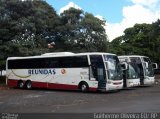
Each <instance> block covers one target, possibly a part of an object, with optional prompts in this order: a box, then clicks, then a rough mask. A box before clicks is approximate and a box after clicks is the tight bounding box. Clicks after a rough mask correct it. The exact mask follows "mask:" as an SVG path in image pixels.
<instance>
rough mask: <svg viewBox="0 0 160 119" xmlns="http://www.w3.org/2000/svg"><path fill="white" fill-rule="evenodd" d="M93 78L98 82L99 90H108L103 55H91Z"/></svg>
mask: <svg viewBox="0 0 160 119" xmlns="http://www.w3.org/2000/svg"><path fill="white" fill-rule="evenodd" d="M90 61H91V70H92V73H93V77H94V78H95V79H96V80H97V81H98V89H106V74H105V68H104V62H103V59H102V55H90Z"/></svg>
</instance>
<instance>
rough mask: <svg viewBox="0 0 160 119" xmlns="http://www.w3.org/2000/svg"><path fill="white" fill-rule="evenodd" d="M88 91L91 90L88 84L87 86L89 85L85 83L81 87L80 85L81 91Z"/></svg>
mask: <svg viewBox="0 0 160 119" xmlns="http://www.w3.org/2000/svg"><path fill="white" fill-rule="evenodd" d="M88 89H89V87H88V84H87V83H85V82H83V83H81V85H80V90H81V91H82V92H87V91H88Z"/></svg>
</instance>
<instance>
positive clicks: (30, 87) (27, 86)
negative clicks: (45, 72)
mask: <svg viewBox="0 0 160 119" xmlns="http://www.w3.org/2000/svg"><path fill="white" fill-rule="evenodd" d="M25 88H26V89H32V82H31V81H27V82H26V83H25Z"/></svg>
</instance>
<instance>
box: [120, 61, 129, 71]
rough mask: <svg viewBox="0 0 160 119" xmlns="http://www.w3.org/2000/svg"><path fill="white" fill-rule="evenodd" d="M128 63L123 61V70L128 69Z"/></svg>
mask: <svg viewBox="0 0 160 119" xmlns="http://www.w3.org/2000/svg"><path fill="white" fill-rule="evenodd" d="M127 67H128V64H127V63H126V62H122V63H121V69H122V70H127Z"/></svg>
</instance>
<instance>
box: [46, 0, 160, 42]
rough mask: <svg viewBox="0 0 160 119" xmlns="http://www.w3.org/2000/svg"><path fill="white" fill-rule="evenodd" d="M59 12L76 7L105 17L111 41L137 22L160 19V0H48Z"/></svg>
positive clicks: (101, 17) (102, 17) (106, 28)
mask: <svg viewBox="0 0 160 119" xmlns="http://www.w3.org/2000/svg"><path fill="white" fill-rule="evenodd" d="M46 2H47V3H49V4H50V5H51V6H52V7H53V8H54V9H55V10H56V11H57V13H58V14H60V13H62V12H63V11H64V10H67V9H69V8H70V7H74V8H77V9H82V10H83V11H84V12H88V13H92V14H93V15H94V16H95V17H98V18H99V19H104V20H105V21H106V25H105V26H104V28H105V30H106V34H107V36H108V39H109V41H112V40H113V39H114V38H116V37H118V36H121V35H123V34H124V33H123V31H124V30H125V29H126V28H129V27H133V26H134V25H135V24H136V23H139V24H142V23H149V24H151V23H153V22H155V21H157V19H160V0H46Z"/></svg>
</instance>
